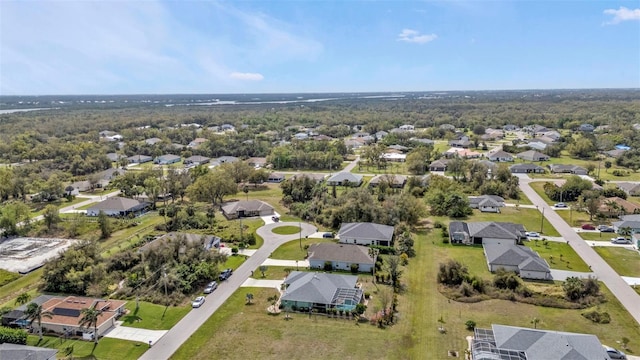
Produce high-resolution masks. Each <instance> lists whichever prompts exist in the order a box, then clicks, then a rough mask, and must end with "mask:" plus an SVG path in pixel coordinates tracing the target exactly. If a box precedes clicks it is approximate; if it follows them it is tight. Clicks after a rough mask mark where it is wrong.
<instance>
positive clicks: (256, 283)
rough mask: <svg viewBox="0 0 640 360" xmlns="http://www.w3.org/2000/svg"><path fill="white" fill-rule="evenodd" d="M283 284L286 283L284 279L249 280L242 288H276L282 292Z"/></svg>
mask: <svg viewBox="0 0 640 360" xmlns="http://www.w3.org/2000/svg"><path fill="white" fill-rule="evenodd" d="M283 282H284V279H282V280H261V279H254V278H248V279H247V280H245V282H243V283H242V285H240V286H242V287H262V288H276V289H278V290H280V285H282V283H283Z"/></svg>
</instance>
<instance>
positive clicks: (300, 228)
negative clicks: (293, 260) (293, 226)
mask: <svg viewBox="0 0 640 360" xmlns="http://www.w3.org/2000/svg"><path fill="white" fill-rule="evenodd" d="M298 228H299V230H300V232H299V233H298V236H299V241H300V250H302V222H301V221H298Z"/></svg>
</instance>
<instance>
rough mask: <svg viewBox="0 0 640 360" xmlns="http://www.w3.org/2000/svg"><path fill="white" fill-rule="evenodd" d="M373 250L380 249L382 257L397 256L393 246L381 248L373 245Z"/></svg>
mask: <svg viewBox="0 0 640 360" xmlns="http://www.w3.org/2000/svg"><path fill="white" fill-rule="evenodd" d="M371 248H373V249H378V250H379V253H380V254H382V255H395V254H396V249H395V248H394V247H393V246H381V245H373V246H371Z"/></svg>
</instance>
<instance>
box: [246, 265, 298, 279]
mask: <svg viewBox="0 0 640 360" xmlns="http://www.w3.org/2000/svg"><path fill="white" fill-rule="evenodd" d="M292 270H296V267H295V266H293V267H285V266H267V270H265V272H264V277H262V272H261V271H260V268H259V267H258V268H256V269H255V270H254V271H253V276H251V277H252V278H254V279H258V280H282V279H284V278H286V277H287V275H289V271H292ZM298 270H302V271H304V270H306V269H302V268H298Z"/></svg>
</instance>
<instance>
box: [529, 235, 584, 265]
mask: <svg viewBox="0 0 640 360" xmlns="http://www.w3.org/2000/svg"><path fill="white" fill-rule="evenodd" d="M524 245H525V246H527V247H530V248H531V249H532V250H535V251H537V252H538V254H540V256H542V257H543V258H544V259H545V260H547V262H548V263H549V266H551V268H552V269H558V270H571V271H584V272H588V271H590V270H589V265H587V264H586V263H585V262H584V261H583V260H582V258H581V257H580V256H579V255H578V254H577V253H576V252H575V251H574V250H573V249H572V248H571V245H569V244H567V243H560V242H555V241H547V245H544V243H543V241H542V240H538V241H534V240H532V241H525V242H524Z"/></svg>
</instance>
